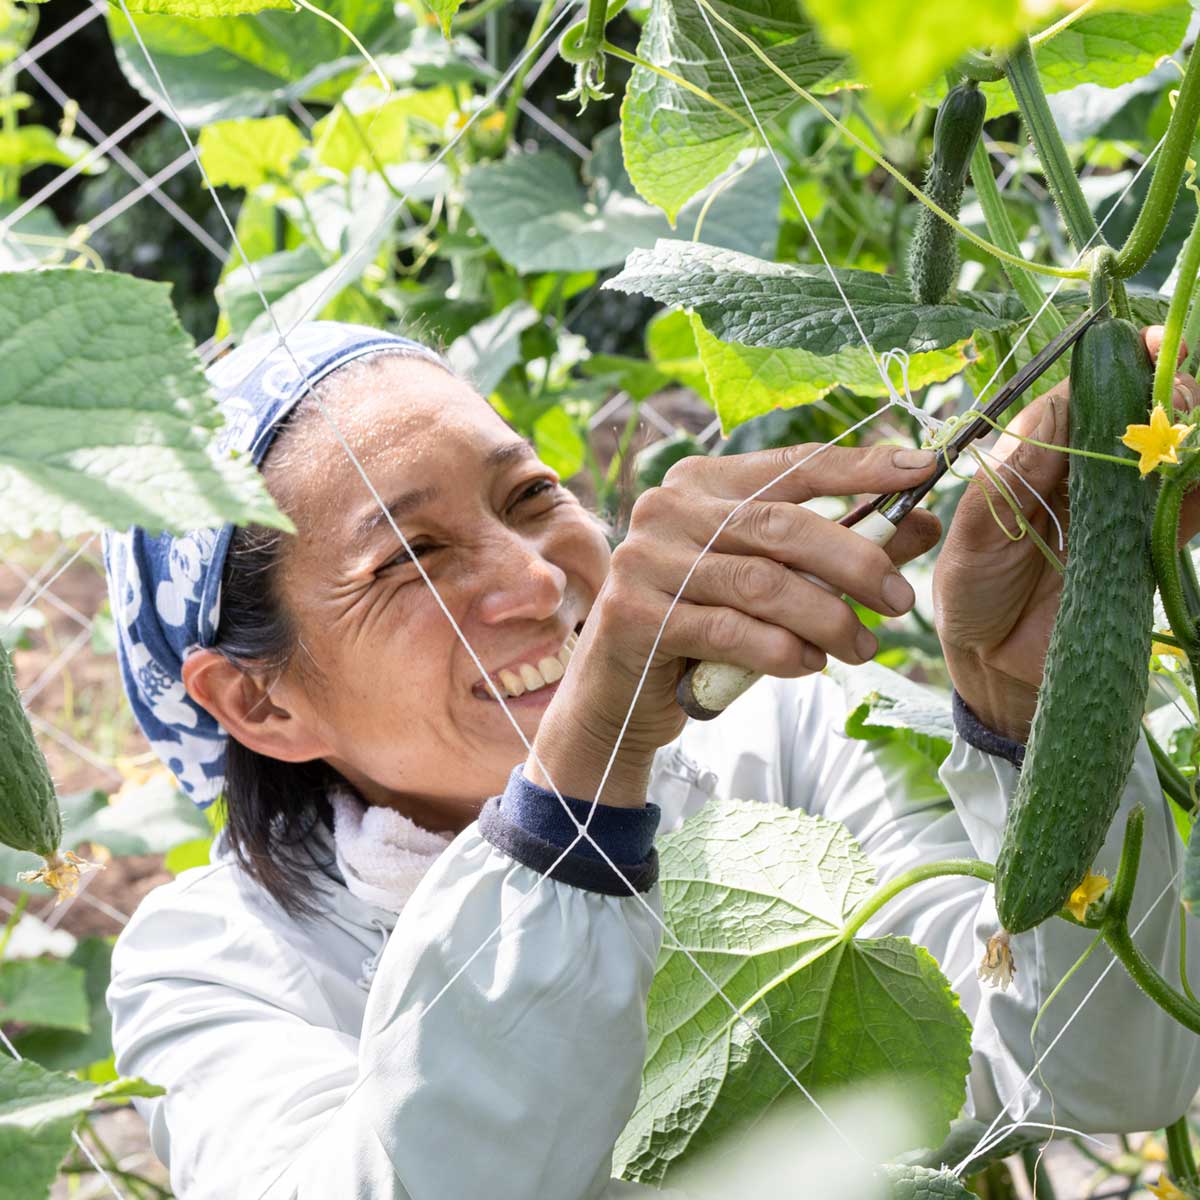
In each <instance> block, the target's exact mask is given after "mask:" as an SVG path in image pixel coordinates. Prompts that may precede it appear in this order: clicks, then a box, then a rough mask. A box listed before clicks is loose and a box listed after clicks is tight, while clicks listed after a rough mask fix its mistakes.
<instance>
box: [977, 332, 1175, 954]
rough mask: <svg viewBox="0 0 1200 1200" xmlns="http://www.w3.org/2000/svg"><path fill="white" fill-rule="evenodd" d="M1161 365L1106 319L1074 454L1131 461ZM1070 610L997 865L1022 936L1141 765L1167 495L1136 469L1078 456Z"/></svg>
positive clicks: (1063, 613)
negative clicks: (1155, 367)
mask: <svg viewBox="0 0 1200 1200" xmlns="http://www.w3.org/2000/svg"><path fill="white" fill-rule="evenodd" d="M1151 381H1152V370H1151V365H1150V357H1149V355H1148V354H1147V353H1146V349H1145V347H1144V346H1143V344H1142V339H1141V337H1140V336H1139V334H1138V331H1137V329H1136V327H1135V326H1134V325H1132V324H1131V323H1130V322H1128V321H1125V320H1121V319H1117V318H1114V319H1109V320H1101V321H1099V322H1098V323H1097V324H1096V325H1094V326H1093V327H1092V328H1091V329H1089V330H1088V331H1087V333H1085V334H1084V335H1083V337H1082V338H1081V339H1080V341H1079V343H1078V344H1077V345H1076V347H1075V350H1074V352H1073V354H1072V356H1071V409H1070V413H1071V422H1070V423H1071V445H1072V447H1074V448H1077V449H1082V450H1093V451H1098V452H1100V453H1103V454H1120V453H1122V450H1121V444H1120V440H1119V439H1120V437H1121V435H1122V434H1123V433H1124V432H1125V428H1126V426H1128V425H1130V424H1134V423H1144V422H1145V421H1146V419H1147V413H1148V411H1149V402H1150V388H1151ZM1069 490H1070V511H1071V527H1070V534H1069V538H1070V546H1069V550H1068V554H1067V565H1066V572H1065V577H1064V580H1063V591H1062V600H1061V603H1060V605H1059V610H1058V617H1057V619H1056V620H1055V623H1054V632H1053V634H1052V635H1051V638H1050V648H1049V650H1048V651H1047V654H1046V666H1045V672H1044V674H1043V677H1042V686H1041V691H1040V692H1039V694H1038V704H1037V710H1036V712H1035V714H1034V718H1033V727H1032V730H1031V732H1030V737H1029V748H1028V750H1027V752H1026V756H1025V764H1024V767H1023V768H1022V771H1021V778H1020V782H1019V784H1018V787H1017V795H1016V798H1015V800H1014V801H1013V805H1012V808H1011V810H1010V812H1009V814H1008V822H1007V825H1006V826H1005V830H1004V841H1003V844H1002V845H1001V847H1000V856H999V858H998V859H997V861H996V908H997V911H998V912H999V915H1000V922H1001V924H1002V925H1003V926H1004V928H1005V929H1006V930H1007V931H1008V932H1009V933H1021V932H1022V931H1024V930H1026V929H1030V928H1032V927H1033V926H1034V925H1037V924H1038V923H1039V922H1040V921H1044V920H1045V919H1046V918H1047V917H1049V916H1051V915H1052V914H1054V913H1055V912H1057V911H1058V910H1059V909H1060V908H1061V907H1062V905H1063V904H1064V903H1065V902H1066V900H1067V899H1068V898H1069V896H1070V894H1071V892H1072V891H1073V890H1074V889H1075V887H1077V886H1078V884H1079V883H1080V881H1081V880H1082V879H1083V877H1084V875H1085V874H1086V873H1087V871H1088V868H1089V867H1091V865H1092V863H1093V861H1094V860H1095V857H1096V855H1097V853H1098V852H1099V850H1100V847H1101V846H1102V845H1103V843H1104V839H1105V836H1106V835H1107V833H1108V827H1109V825H1110V824H1111V823H1112V819H1113V816H1114V815H1115V813H1116V810H1117V805H1118V802H1119V800H1120V796H1121V792H1122V790H1123V789H1124V787H1125V780H1126V778H1127V777H1128V775H1129V770H1130V767H1131V766H1132V763H1133V752H1134V748H1135V746H1136V744H1137V738H1138V730H1139V728H1140V726H1141V719H1142V712H1143V708H1144V706H1145V703H1146V691H1147V689H1148V687H1149V661H1150V632H1151V627H1152V624H1153V618H1154V609H1153V597H1154V573H1153V569H1152V566H1151V559H1150V527H1151V521H1152V517H1153V510H1154V492H1153V488H1152V487H1151V486H1150V484H1149V482H1148V481H1147V480H1144V479H1142V478H1141V477H1140V476H1139V475H1138V473H1137V472H1136V471H1129V470H1123V469H1122V468H1120V467H1116V466H1114V465H1113V464H1111V463H1105V462H1102V461H1100V460H1097V459H1092V458H1084V457H1082V456H1076V457H1073V458H1072V459H1071V467H1070V479H1069Z"/></svg>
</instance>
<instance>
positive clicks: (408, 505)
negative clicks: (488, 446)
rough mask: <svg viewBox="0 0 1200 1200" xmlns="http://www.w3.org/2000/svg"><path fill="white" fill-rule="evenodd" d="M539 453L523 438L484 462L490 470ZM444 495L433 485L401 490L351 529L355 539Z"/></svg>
mask: <svg viewBox="0 0 1200 1200" xmlns="http://www.w3.org/2000/svg"><path fill="white" fill-rule="evenodd" d="M536 455H537V451H536V450H535V449H534V446H533V443H532V442H531V441H530V440H529V439H528V438H521V439H520V441H516V442H505V443H504V445H502V446H496V447H495V448H494V449H492V450H490V451H489V452H488V453H487V454H486V455H485V456H484V459H483V465H484V467H485V468H486V469H488V470H495V469H496V468H497V467H502V466H505V465H507V464H508V463H510V462H513V461H514V460H515V459H522V458H534V457H536ZM441 494H442V493H441V489H440V488H438V487H433V486H430V487H422V488H409V490H408V491H406V492H401V493H400V495H398V496H396V497H395V498H394V499H392V500H389V501H387V503H386V505H385V506H384V507H385V508H386V510H387V511H386V512H385V511H384V509H382V508H380V507H379V506H378V505H376V506H375V507H374V509H372V511H371V512H369V513H368V514H367V515H366V516H364V517H362V518H361V519H360V520H359V521H358V522H357V523H356V524H355V526H354V528H353V529H352V530H351V532H350V540H351V542H353V543H356V544H361V543H363V542H365V541H367V540H368V539H369V538H370V537H371V536H372V534H374V533H375V531H376V530H377V529H378V528H379V527H380V525H383V524H385V523H386V522H387V518H388V516H389V515H390V516H391V518H392V520H393V521H395V523H396V524H397V525H399V524H400V522H401V521H402V520H403V519H404V518H405V517H409V516H411V515H412V514H413V513H414V512H416V511H417V509H419V508H423V507H424V506H425V505H426V504H429V503H431V502H432V501H434V500H436V499H437V498H438V497H439V496H440V495H441Z"/></svg>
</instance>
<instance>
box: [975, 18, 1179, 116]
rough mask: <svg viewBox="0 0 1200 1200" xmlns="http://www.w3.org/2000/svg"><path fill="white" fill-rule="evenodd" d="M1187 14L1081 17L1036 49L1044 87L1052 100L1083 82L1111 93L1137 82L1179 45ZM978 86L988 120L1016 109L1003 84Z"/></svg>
mask: <svg viewBox="0 0 1200 1200" xmlns="http://www.w3.org/2000/svg"><path fill="white" fill-rule="evenodd" d="M1191 11H1192V10H1191V6H1190V5H1188V4H1154V3H1151V4H1148V5H1135V4H1127V5H1125V6H1123V7H1122V8H1115V7H1114V8H1110V9H1108V10H1107V11H1104V12H1099V13H1094V14H1091V15H1089V16H1086V17H1080V19H1079V20H1078V21H1074V22H1072V23H1071V24H1070V25H1068V26H1067V27H1066V28H1065V29H1064V30H1063V31H1062V32H1061V33H1059V34H1056V35H1055V36H1054V37H1053V38H1051V39H1050V40H1049V41H1048V42H1045V43H1044V44H1043V45H1041V46H1038V47H1037V49H1036V50H1035V54H1036V57H1037V66H1038V74H1039V75H1040V76H1041V79H1042V86H1043V87H1044V88H1045V90H1046V92H1047V93H1048V94H1051V95H1052V94H1053V93H1055V92H1063V91H1066V90H1067V89H1068V88H1073V87H1076V86H1078V85H1079V84H1082V83H1088V84H1093V85H1095V86H1097V87H1102V88H1115V87H1118V86H1119V85H1120V84H1123V83H1130V82H1132V81H1133V80H1135V79H1141V78H1142V77H1143V76H1144V75H1147V74H1149V73H1150V72H1151V71H1153V70H1154V67H1155V64H1156V63H1157V62H1158V60H1159V59H1160V58H1162V57H1164V56H1165V55H1169V54H1174V53H1175V52H1176V51H1177V50H1178V49H1179V48H1180V46H1181V45H1182V44H1183V39H1184V37H1185V36H1186V34H1187V29H1188V21H1189V19H1190V16H1191ZM1176 78H1177V76H1176ZM982 86H983V90H984V92H985V93H986V94H987V98H988V117H989V118H990V117H996V116H1000V115H1001V114H1002V113H1008V112H1013V111H1014V110H1015V109H1016V107H1017V102H1016V100H1015V99H1013V94H1012V90H1011V89H1010V88H1009V86H1008V84H1007V83H1003V82H1001V83H985V84H983V85H982Z"/></svg>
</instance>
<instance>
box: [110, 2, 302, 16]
mask: <svg viewBox="0 0 1200 1200" xmlns="http://www.w3.org/2000/svg"><path fill="white" fill-rule="evenodd" d="M125 4H126V7H127V8H128V9H129V11H130V12H131V13H161V14H163V15H164V16H168V17H190V18H196V17H240V16H243V15H244V14H246V13H256V12H261V11H262V10H263V9H264V8H284V9H292V8H293V5H292V0H125Z"/></svg>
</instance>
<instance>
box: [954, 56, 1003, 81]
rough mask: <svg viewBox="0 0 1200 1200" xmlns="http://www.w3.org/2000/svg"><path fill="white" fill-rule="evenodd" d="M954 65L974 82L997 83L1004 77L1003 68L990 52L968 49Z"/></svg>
mask: <svg viewBox="0 0 1200 1200" xmlns="http://www.w3.org/2000/svg"><path fill="white" fill-rule="evenodd" d="M956 65H957V67H958V69H959V70H960V71H961V72H962V73H963V74H964V75H965V76H966V77H967V78H968V79H974V80H975V82H976V83H999V82H1000V80H1001V79H1003V78H1004V68H1003V67H1002V66H1001V65H1000V64H999V63H998V62H997V61H996V60H995V59H994V58H992V56H991V55H990V54H981V53H980V52H979V51H977V50H968V51H967V52H966V54H964V55H963V56H962V58H960V59H959V60H958V63H957V64H956Z"/></svg>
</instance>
